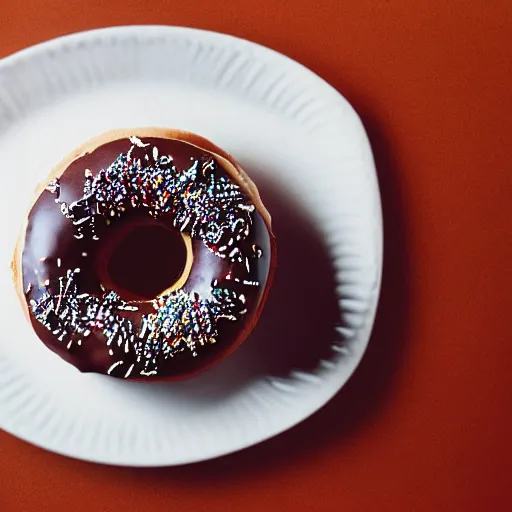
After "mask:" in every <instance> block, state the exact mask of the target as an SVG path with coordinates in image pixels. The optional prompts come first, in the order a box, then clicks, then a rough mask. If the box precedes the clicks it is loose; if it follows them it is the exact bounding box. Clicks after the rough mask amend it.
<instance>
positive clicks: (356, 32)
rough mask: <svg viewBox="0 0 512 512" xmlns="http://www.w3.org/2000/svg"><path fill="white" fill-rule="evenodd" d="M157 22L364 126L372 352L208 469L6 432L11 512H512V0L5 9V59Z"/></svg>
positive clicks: (10, 2) (5, 485)
mask: <svg viewBox="0 0 512 512" xmlns="http://www.w3.org/2000/svg"><path fill="white" fill-rule="evenodd" d="M142 23H153V24H175V25H187V26H195V27H200V28H205V29H212V30H216V31H221V32H228V33H232V34H235V35H237V36H241V37H244V38H248V39H251V40H254V41H257V42H259V43H262V44H265V45H267V46H270V47H272V48H275V49H276V50H279V51H281V52H283V53H285V54H288V55H289V56H291V57H293V58H295V59H297V60H298V61H299V62H302V63H303V64H305V65H306V66H309V67H310V68H311V69H313V70H314V71H315V72H317V73H318V74H319V75H321V76H322V77H324V78H325V79H326V80H328V81H329V82H330V83H331V84H332V85H333V86H334V87H336V88H337V89H338V90H339V91H340V92H341V93H342V94H343V95H345V96H346V98H347V99H348V100H349V101H350V102H351V103H352V105H353V106H354V107H355V108H356V110H357V111H358V112H359V114H360V116H361V117H362V119H363V122H364V125H365V126H366V129H367V131H368V134H369V136H370V139H371V143H372V146H373V150H374V152H375V159H376V164H377V169H378V175H379V182H380V186H381V191H382V199H383V208H384V221H385V268H384V281H383V290H382V296H381V302H380V306H379V311H378V315H377V321H376V325H375V329H374V333H373V336H372V340H371V343H370V346H369V349H368V352H367V354H366V356H365V358H364V360H363V362H362V364H361V366H360V368H359V369H358V370H357V372H356V374H355V375H354V377H353V378H352V379H351V380H350V381H349V383H348V384H347V385H346V386H345V388H344V389H343V390H342V391H341V392H340V393H339V394H338V395H337V396H336V397H335V399H334V400H332V402H330V403H329V404H328V405H327V406H326V407H325V408H324V409H322V410H321V411H320V412H319V413H317V414H315V415H314V416H313V417H312V418H310V419H309V420H307V421H305V422H304V423H303V424H301V425H299V426H298V427H296V428H294V429H292V430H291V431H289V432H287V433H284V434H282V435H280V436H278V437H277V438H274V439H272V440H270V441H268V442H265V443H263V444H261V445H259V446H256V447H253V448H251V449H248V450H245V451H243V452H240V453H238V454H235V455H231V456H227V457H224V458H222V459H219V460H215V461H211V462H207V463H201V464H196V465H191V466H187V467H181V468H169V469H147V470H140V469H128V468H114V467H105V466H99V465H94V464H89V463H84V462H79V461H75V460H70V459H67V458H64V457H60V456H58V455H54V454H51V453H47V452H45V451H43V450H41V449H39V448H35V447H33V446H30V445H28V444H26V443H24V442H22V441H19V440H17V439H16V438H14V437H12V436H10V435H8V434H6V433H4V432H0V510H1V511H2V512H13V511H21V512H26V511H28V512H30V511H36V512H45V511H56V510H64V511H67V510H71V511H76V512H78V511H82V510H83V511H111V510H112V511H114V510H115V511H123V512H130V511H146V510H148V511H149V510H153V511H169V510H172V511H179V512H187V511H194V512H200V511H217V510H218V511H228V510H234V511H235V510H236V511H243V512H250V511H260V510H267V511H274V510H292V511H302V510H318V511H343V512H350V511H379V512H384V511H393V512H397V511H416V512H433V511H435V512H441V511H464V512H466V511H490V512H494V511H505V510H512V485H511V482H510V479H511V475H512V441H511V434H512V371H511V370H510V368H511V365H512V336H511V334H510V333H511V330H512V327H510V324H509V321H508V320H509V319H510V317H511V316H512V310H511V307H512V293H511V290H512V237H511V235H512V222H511V220H512V214H511V213H510V210H509V209H510V207H511V205H512V197H511V196H512V169H511V164H510V162H511V158H510V156H511V155H510V150H511V134H512V94H511V92H510V91H511V87H512V57H511V48H512V2H511V1H510V0H501V1H500V0H488V1H486V2H482V1H478V0H473V1H466V2H463V1H459V0H452V1H446V0H423V1H421V0H418V1H416V2H414V1H412V0H392V1H384V0H379V1H377V0H352V1H341V0H328V1H327V0H323V1H320V0H317V1H313V0H285V1H282V2H278V1H275V0H245V1H244V2H235V1H234V0H231V1H224V2H215V1H213V0H201V1H200V2H199V1H198V2H195V3H194V2H190V1H184V0H158V1H154V2H151V3H148V2H142V1H141V0H108V1H96V0H29V1H26V2H18V1H15V0H2V1H1V2H0V56H4V55H7V54H9V53H11V52H13V51H15V50H18V49H21V48H23V47H25V46H27V45H31V44H33V43H36V42H39V41H42V40H45V39H48V38H52V37H54V36H57V35H61V34H65V33H69V32H74V31H78V30H83V29H88V28H93V27H101V26H106V25H120V24H142ZM0 161H1V160H0Z"/></svg>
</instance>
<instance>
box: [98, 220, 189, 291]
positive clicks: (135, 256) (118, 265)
mask: <svg viewBox="0 0 512 512" xmlns="http://www.w3.org/2000/svg"><path fill="white" fill-rule="evenodd" d="M189 256H191V255H189V250H188V247H187V244H186V243H185V238H184V236H183V235H182V234H181V233H180V232H179V231H178V230H176V229H174V228H172V227H169V226H168V225H166V224H164V223H159V222H157V221H144V222H141V223H134V224H131V225H128V226H125V227H124V229H121V230H120V231H119V232H117V233H112V234H111V236H110V237H109V243H108V244H107V247H106V249H105V250H104V251H102V253H101V254H100V255H99V258H98V267H99V274H100V279H101V281H102V282H103V284H104V286H106V287H108V288H110V289H113V290H115V291H116V292H117V293H118V294H119V295H120V296H121V297H122V298H124V299H125V300H151V299H154V298H156V297H157V296H158V295H160V294H162V292H164V291H167V290H170V289H173V288H174V289H176V288H179V287H180V286H179V285H178V284H179V283H181V284H183V282H184V280H186V276H185V275H184V274H185V273H186V272H185V271H186V268H187V267H188V266H189V265H187V263H188V259H189ZM177 285H178V286H177Z"/></svg>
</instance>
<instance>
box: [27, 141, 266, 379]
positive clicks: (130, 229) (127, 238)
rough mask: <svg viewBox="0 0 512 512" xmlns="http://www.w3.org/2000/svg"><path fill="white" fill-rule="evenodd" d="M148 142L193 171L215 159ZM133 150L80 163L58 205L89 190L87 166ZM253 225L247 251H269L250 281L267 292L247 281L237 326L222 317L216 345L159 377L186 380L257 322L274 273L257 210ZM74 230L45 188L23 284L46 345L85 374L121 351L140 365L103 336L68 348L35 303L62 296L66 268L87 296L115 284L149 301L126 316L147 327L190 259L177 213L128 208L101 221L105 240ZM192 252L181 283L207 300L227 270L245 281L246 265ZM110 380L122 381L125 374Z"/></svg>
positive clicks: (164, 366) (184, 356)
mask: <svg viewBox="0 0 512 512" xmlns="http://www.w3.org/2000/svg"><path fill="white" fill-rule="evenodd" d="M144 142H145V143H149V144H150V145H151V146H154V147H157V148H158V151H159V153H160V154H161V155H162V154H163V155H170V156H172V158H173V161H174V164H175V165H176V167H177V168H178V169H187V168H189V167H190V165H191V161H193V160H195V159H198V160H200V159H201V158H204V157H205V156H209V155H208V154H207V153H205V152H204V151H203V150H201V149H199V148H197V147H195V146H192V145H191V144H188V143H185V142H181V141H178V140H172V139H165V138H144ZM131 146H132V145H131V143H130V141H129V140H128V139H122V140H117V141H114V142H109V143H106V144H104V145H102V146H100V147H98V148H97V149H95V150H94V151H92V152H91V153H89V154H86V155H84V156H82V157H80V158H78V159H76V160H75V161H73V162H72V163H71V164H70V165H69V166H68V167H67V169H65V170H64V172H63V173H62V175H61V176H60V177H59V181H60V200H61V201H63V202H66V203H68V204H70V203H72V202H74V201H77V200H79V199H80V198H81V197H82V195H83V191H84V173H85V170H86V169H89V170H90V171H91V172H92V174H93V176H95V175H96V174H97V173H98V172H99V171H100V170H101V169H106V168H107V167H108V166H109V165H110V164H111V163H112V162H113V161H114V160H116V158H117V157H118V156H119V155H120V154H121V153H127V152H128V151H129V150H130V148H131ZM219 172H224V171H222V170H221V171H219ZM252 220H253V222H252V227H251V231H250V233H249V236H248V237H247V238H246V239H245V240H243V241H242V242H241V243H240V247H241V249H242V250H247V251H249V250H251V247H253V246H254V245H256V246H257V247H259V248H260V249H261V257H260V258H259V259H255V260H254V264H253V265H252V269H251V279H252V280H254V281H257V282H259V286H243V285H240V286H243V294H244V296H245V297H246V309H247V312H246V313H245V314H244V315H242V316H240V317H239V318H238V319H237V320H236V321H230V320H227V319H223V318H220V319H219V320H218V323H217V328H218V336H217V342H216V343H214V344H207V345H205V346H200V347H198V348H197V355H196V356H193V354H192V352H191V351H189V350H184V351H182V352H180V353H178V354H177V355H175V356H174V357H171V358H169V359H166V360H162V362H161V363H160V366H159V370H158V374H157V375H156V377H157V378H168V377H180V376H185V375H188V374H191V373H195V372H197V371H199V370H201V369H202V368H204V367H207V366H208V365H209V364H211V363H212V362H213V361H215V360H217V359H218V358H220V357H222V356H223V355H224V354H225V353H226V352H229V351H230V349H231V348H232V347H233V345H234V344H236V343H237V341H238V340H239V337H240V335H241V333H242V332H244V331H245V330H246V329H247V327H248V326H251V325H252V324H253V321H254V317H255V315H257V314H258V313H259V309H260V303H261V301H262V299H263V294H264V290H265V283H266V281H267V278H268V276H269V270H270V257H271V245H270V244H271V241H270V234H269V231H268V228H267V226H266V224H265V222H264V220H263V218H262V216H261V215H260V213H258V211H257V210H255V211H254V212H253V213H252ZM74 234H75V226H73V224H72V222H71V221H70V220H69V219H68V218H66V217H65V216H64V215H63V214H62V213H61V211H60V208H59V204H57V203H56V201H55V195H54V194H52V193H51V192H50V191H48V190H45V191H43V192H42V193H41V195H40V196H39V197H38V199H37V200H36V202H35V203H34V205H33V207H32V209H31V211H30V213H29V215H28V224H27V228H26V232H25V235H24V236H25V244H24V248H23V253H22V277H23V286H24V292H25V297H26V300H27V303H28V305H29V312H30V319H31V322H32V325H33V328H34V330H35V332H36V333H37V335H38V337H39V338H40V339H41V341H42V342H43V343H44V344H45V345H46V346H47V347H48V348H50V349H51V350H53V351H54V352H55V353H57V354H58V355H59V356H61V357H62V358H63V359H65V360H66V361H68V362H69V363H71V364H73V365H74V366H76V367H77V368H78V369H79V370H80V371H82V372H97V373H105V374H106V373H107V372H108V370H109V368H110V367H111V366H112V363H113V362H115V360H116V356H117V355H118V354H117V352H123V354H122V355H123V358H124V361H125V364H126V365H129V364H131V363H134V364H135V363H136V360H135V354H134V353H129V354H126V353H124V349H123V347H118V346H114V345H112V346H110V347H108V346H107V344H106V338H105V335H104V334H103V333H102V332H101V330H93V331H92V332H91V334H90V335H89V336H87V337H85V338H84V339H83V340H82V343H81V344H80V345H79V344H77V343H74V344H72V345H71V346H70V347H69V348H68V346H67V344H66V343H64V342H62V341H59V340H58V338H57V336H55V335H54V334H52V332H51V331H50V330H48V329H47V328H46V327H45V326H44V325H43V324H42V323H40V322H39V321H38V320H37V319H36V318H35V316H34V315H33V313H32V311H31V309H30V301H31V300H35V301H37V300H39V299H40V298H41V296H42V295H43V293H44V292H45V291H49V292H50V293H53V294H58V293H59V289H58V285H55V284H54V283H56V282H57V279H58V278H59V277H63V276H65V274H66V271H67V269H76V268H79V269H80V274H79V276H80V292H81V293H88V294H92V295H98V296H99V295H101V294H102V292H103V289H102V286H103V287H105V286H106V285H108V288H111V289H114V290H115V291H116V292H117V293H119V295H120V296H121V297H122V298H123V299H124V300H127V301H134V300H136V301H145V302H140V303H138V304H137V306H138V310H137V311H130V312H127V313H126V315H127V318H129V319H130V320H132V321H133V322H135V323H140V321H141V316H142V315H144V314H149V313H153V312H154V309H153V305H152V303H151V302H150V301H149V300H148V299H152V298H154V297H155V295H156V294H158V293H160V292H161V291H163V290H165V289H167V288H168V287H169V286H170V285H171V284H172V283H173V282H174V281H176V279H177V278H178V277H179V276H180V274H181V272H182V270H183V267H184V262H185V258H186V252H185V245H184V243H183V240H182V237H181V233H180V232H179V231H178V230H177V229H176V228H175V227H174V226H173V223H172V217H171V214H165V215H162V216H161V217H159V218H158V219H154V218H153V217H151V216H150V215H149V214H148V212H147V211H146V210H145V209H144V208H137V209H133V210H129V211H127V212H126V213H124V214H123V215H122V216H121V217H120V218H116V219H114V220H113V221H112V222H111V223H110V225H107V223H99V224H98V225H97V227H96V234H97V237H98V240H94V239H93V238H92V237H87V236H86V237H83V238H82V239H77V238H76V237H75V236H74ZM192 251H193V258H194V259H193V265H192V269H191V272H190V275H189V277H188V279H187V281H186V282H185V284H184V286H183V290H184V291H186V292H195V293H197V294H199V296H201V297H205V296H208V295H209V294H210V293H211V285H212V282H213V281H214V280H215V279H217V280H221V279H224V278H225V277H226V276H227V275H228V274H230V275H231V276H232V277H237V276H238V275H242V274H243V275H245V273H244V270H243V267H240V265H239V264H237V263H231V262H230V261H229V260H227V259H223V258H220V257H219V256H217V255H216V254H214V253H212V252H211V251H210V250H209V249H208V248H207V247H206V245H205V244H204V243H203V241H202V240H200V239H194V240H192ZM48 282H50V285H49V286H48ZM45 284H46V287H45ZM112 375H114V376H118V377H124V371H123V372H120V373H119V374H116V373H115V372H114V373H112ZM133 377H134V378H136V377H137V374H135V373H134V375H133ZM130 378H131V377H130ZM139 378H140V376H139Z"/></svg>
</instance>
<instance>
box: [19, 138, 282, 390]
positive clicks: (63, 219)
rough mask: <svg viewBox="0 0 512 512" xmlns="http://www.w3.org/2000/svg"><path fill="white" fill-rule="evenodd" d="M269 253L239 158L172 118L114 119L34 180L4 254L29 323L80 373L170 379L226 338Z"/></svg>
mask: <svg viewBox="0 0 512 512" xmlns="http://www.w3.org/2000/svg"><path fill="white" fill-rule="evenodd" d="M274 267H275V239H274V236H273V234H272V229H271V219H270V215H269V213H268V211H267V210H266V208H265V207H264V205H263V203H262V201H261V198H260V196H259V193H258V190H257V188H256V186H255V185H254V183H253V182H252V181H251V180H250V179H249V177H248V176H247V174H246V173H245V172H244V171H243V170H242V168H241V167H240V166H239V165H238V164H237V162H236V161H235V160H234V159H233V158H232V157H231V156H230V155H228V154H227V153H225V152H224V151H223V150H221V149H220V148H218V147H217V146H215V145H214V144H213V143H211V142H210V141H208V140H206V139H204V138H202V137H200V136H198V135H195V134H193V133H189V132H184V131H181V130H170V129H160V128H144V129H132V130H116V131H111V132H108V133H106V134H104V135H101V136H99V137H96V138H94V139H93V140H90V141H89V142H87V143H85V144H84V145H82V146H81V147H80V148H78V149H77V150H75V151H73V153H72V154H71V155H70V156H68V157H67V158H65V159H64V160H63V161H62V162H61V163H60V164H59V165H57V167H56V168H55V169H54V170H53V171H52V172H51V174H50V176H49V177H48V178H47V179H46V180H45V181H44V182H43V183H42V184H41V185H40V187H39V189H38V190H37V192H36V194H35V199H34V201H33V203H32V205H31V207H30V209H29V211H28V214H27V216H26V218H25V220H24V224H23V226H22V230H21V234H20V237H19V239H18V244H17V246H16V249H15V254H14V258H13V263H12V268H13V273H14V281H15V285H16V289H17V291H18V295H19V297H20V300H21V303H22V306H23V308H24V311H25V313H26V316H27V318H28V320H29V321H30V323H31V325H32V327H33V330H34V332H35V333H36V335H37V337H38V338H39V339H40V340H41V341H42V342H43V343H44V344H45V345H46V346H47V347H48V348H49V349H50V350H52V351H53V352H55V353H56V354H57V355H59V356H60V357H61V358H62V359H64V360H65V361H67V362H68V363H70V364H72V365H73V366H75V367H76V368H77V369H78V370H79V371H81V372H84V373H90V372H93V373H99V374H105V375H109V376H112V377H117V378H121V379H129V380H162V379H165V380H173V379H174V380H177V379H183V378H186V377H190V376H192V375H194V374H197V373H199V372H201V371H203V370H205V369H207V368H209V367H211V366H212V365H213V364H215V363H217V362H218V361H220V360H221V359H223V358H224V357H226V356H227V355H228V354H229V353H231V352H232V351H234V350H235V349H236V348H237V347H238V346H239V345H240V344H241V343H242V342H243V341H244V340H245V339H246V338H247V336H248V335H249V334H250V332H251V331H252V329H253V328H254V326H255V325H256V323H257V321H258V319H259V316H260V314H261V311H262V308H263V305H264V303H265V299H266V297H267V294H268V291H269V289H270V285H271V282H272V276H273V272H274Z"/></svg>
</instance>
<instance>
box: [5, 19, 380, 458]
mask: <svg viewBox="0 0 512 512" xmlns="http://www.w3.org/2000/svg"><path fill="white" fill-rule="evenodd" d="M134 126H162V127H166V126H169V127H177V128H182V129H185V130H191V131H194V132H197V133H199V134H201V135H203V136H205V137H207V138H209V139H211V140H212V141H214V142H215V143H216V144H218V145H220V146H221V147H223V148H225V149H226V150H227V151H229V152H230V153H232V154H233V155H234V156H235V158H237V159H238V160H239V161H240V162H241V164H242V165H243V166H244V167H245V168H246V169H247V170H248V172H249V173H250V174H251V176H252V177H253V178H254V180H255V181H256V183H257V184H258V185H259V187H260V190H261V192H262V196H263V199H264V201H265V203H266V205H267V207H268V209H269V210H270V212H271V213H272V214H273V217H274V223H275V231H276V235H277V237H278V252H279V267H278V269H277V275H276V279H275V284H274V286H273V289H272V292H271V294H270V297H269V299H268V302H267V306H266V308H265V311H264V313H263V315H262V317H261V320H260V323H259V324H258V327H257V329H256V331H255V332H254V334H253V335H252V336H251V337H250V338H249V339H248V340H247V341H246V342H245V344H244V345H243V346H242V347H241V348H240V349H239V350H238V351H237V352H236V353H235V354H233V355H232V356H230V357H229V358H228V359H226V360H225V361H224V362H222V363H221V364H219V365H218V366H216V367H215V368H214V369H212V370H211V371H209V372H207V373H204V374H202V375H200V376H199V377H196V378H194V379H192V380H189V381H186V382H182V383H168V384H144V383H142V384H141V383H130V382H124V381H121V380H116V379H113V378H109V377H105V376H100V375H88V374H87V375H84V374H81V373H79V372H78V371H76V370H75V369H74V368H73V367H71V366H69V365H67V364H66V363H64V362H63V361H62V360H60V359H59V358H58V357H57V356H55V355H54V354H53V353H51V352H50V351H48V350H47V349H46V348H45V347H44V346H43V345H42V344H41V343H40V342H39V341H38V339H37V338H36V337H35V335H34V334H33V333H32V332H31V328H30V327H29V326H28V324H27V322H26V321H25V319H24V317H23V315H22V312H21V308H20V307H19V305H18V302H17V299H16V297H15V292H14V288H13V285H12V281H11V276H10V269H9V263H10V258H11V254H12V251H13V248H14V244H15V240H16V237H17V234H18V229H19V226H20V225H21V221H22V218H23V215H24V213H25V211H26V208H27V205H28V203H29V201H30V197H31V194H32V192H33V190H34V187H35V185H36V183H37V182H38V181H40V180H41V179H43V178H44V177H45V176H46V175H47V173H48V170H49V169H50V168H51V167H52V166H53V165H55V164H56V163H57V162H58V161H59V160H60V159H61V158H62V157H63V156H64V155H66V154H67V153H68V152H69V151H71V150H72V149H73V148H74V147H75V146H77V145H79V144H81V143H82V142H83V141H85V140H86V139H88V138H89V137H92V136H94V135H96V134H98V133H101V132H103V131H106V130H110V129H113V128H121V127H134ZM0 155H1V162H2V168H1V176H2V180H3V182H2V187H3V189H2V190H3V193H2V201H1V202H0V217H1V218H2V223H1V228H0V239H1V241H2V242H1V250H0V258H1V260H0V263H1V265H0V269H1V272H0V286H1V287H2V290H3V293H2V294H1V304H0V326H1V328H0V427H2V428H3V429H5V430H6V431H7V432H10V433H12V434H14V435H16V436H18V437H20V438H22V439H25V440H27V441H29V442H32V443H34V444H36V445H39V446H42V447H44V448H47V449H48V450H52V451H54V452H58V453H61V454H66V455H69V456H72V457H76V458H80V459H86V460H90V461H99V462H105V463H110V464H120V465H134V466H158V465H173V464H182V463H187V462H193V461H199V460H204V459H208V458H212V457H216V456H219V455H223V454H227V453H230V452H233V451H235V450H239V449H241V448H244V447H247V446H250V445H252V444H255V443H258V442H260V441H262V440H264V439H267V438H269V437H271V436H274V435H275V434H278V433H279V432H282V431H284V430H286V429H288V428H290V427H291V426H293V425H295V424H296V423H298V422H300V421H301V420H303V419H304V418H306V417H307V416H309V415H310V414H312V413H313V412H314V411H316V410H317V409H319V408H320V407H321V406H322V405H323V404H325V402H327V401H328V400H329V399H330V398H331V397H332V396H333V395H334V394H335V393H336V392H337V391H338V390H339V389H340V388H341V387H342V386H343V385H344V384H345V382H346V381H347V379H348V378H349V377H350V375H351V374H352V372H353V371H354V369H355V368H356V366H357V364H358V363H359V361H360V359H361V357H362V355H363V352H364V350H365V348H366V345H367V343H368V339H369V335H370V330H371V326H372V323H373V319H374V315H375V310H376V304H377V299H378V294H379V285H380V277H381V268H382V222H381V213H380V200H379V192H378V186H377V180H376V174H375V169H374V163H373V159H372V154H371V150H370V146H369V143H368V140H367V137H366V134H365V132H364V129H363V126H362V124H361V122H360V120H359V118H358V116H357V114H356V113H355V112H354V110H353V109H352V108H351V106H350V105H349V104H348V103H347V101H346V100H345V99H344V98H343V97H342V96H341V95H340V94H338V93H337V92H336V91H335V90H334V89H333V88H332V87H330V86H329V85H328V84H327V83H325V82H324V81H323V80H321V79H320V78H319V77H317V76H316V75H314V74H313V73H312V72H310V71H309V70H307V69H306V68H304V67H303V66H301V65H299V64H297V63H296V62H294V61H292V60H290V59H288V58H286V57H284V56H283V55H280V54H278V53H275V52H273V51H271V50H268V49H266V48H263V47H261V46H258V45H256V44H253V43H249V42H247V41H243V40H240V39H236V38H234V37H230V36H225V35H220V34H215V33H211V32H203V31H199V30H192V29H185V28H176V27H148V26H146V27H120V28H112V29H106V30H100V31H93V32H86V33H80V34H75V35H72V36H69V37H64V38H60V39H56V40H53V41H50V42H47V43H44V44H41V45H38V46H35V47H33V48H29V49H28V50H24V51H22V52H20V53H17V54H15V55H13V56H11V57H8V58H6V59H4V60H3V61H0ZM346 412H347V414H350V411H346Z"/></svg>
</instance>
